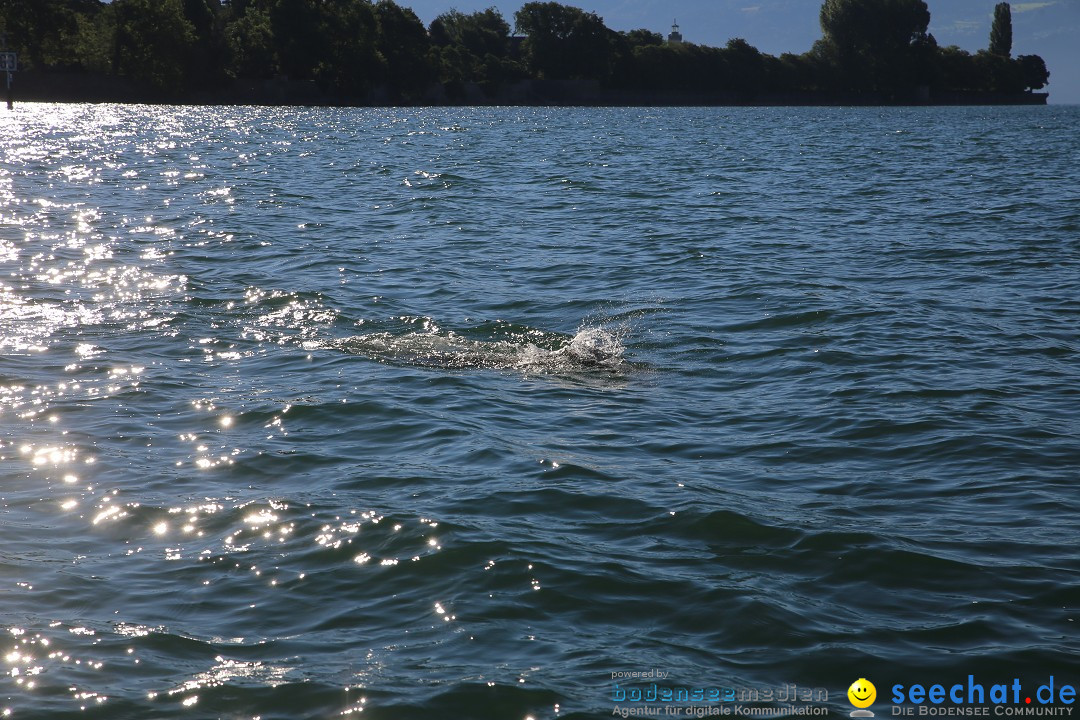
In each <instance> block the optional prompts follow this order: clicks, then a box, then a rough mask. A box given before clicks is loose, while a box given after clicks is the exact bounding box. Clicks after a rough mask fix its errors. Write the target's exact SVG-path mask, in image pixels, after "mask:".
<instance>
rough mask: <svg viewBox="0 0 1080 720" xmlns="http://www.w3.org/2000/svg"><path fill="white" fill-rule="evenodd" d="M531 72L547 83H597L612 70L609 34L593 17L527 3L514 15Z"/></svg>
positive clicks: (571, 9) (549, 4) (551, 5)
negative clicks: (579, 80)
mask: <svg viewBox="0 0 1080 720" xmlns="http://www.w3.org/2000/svg"><path fill="white" fill-rule="evenodd" d="M514 23H515V25H516V26H517V30H518V32H521V33H524V34H525V35H527V36H528V37H526V39H525V43H524V45H525V56H526V59H527V60H528V63H529V67H530V69H531V70H532V71H533V72H534V73H536V74H538V75H540V76H542V77H544V78H547V79H550V80H565V79H567V78H589V79H600V78H604V77H606V76H607V75H608V73H609V71H610V69H611V67H610V66H611V55H612V46H611V39H610V36H611V31H610V30H608V29H607V27H606V26H605V25H604V21H603V19H602V18H600V17H599V16H598V15H597V14H596V13H587V12H585V11H584V10H581V9H580V8H576V7H570V6H568V5H561V4H559V3H557V2H527V3H525V5H523V6H522V8H521V9H520V10H518V11H517V12H516V13H514Z"/></svg>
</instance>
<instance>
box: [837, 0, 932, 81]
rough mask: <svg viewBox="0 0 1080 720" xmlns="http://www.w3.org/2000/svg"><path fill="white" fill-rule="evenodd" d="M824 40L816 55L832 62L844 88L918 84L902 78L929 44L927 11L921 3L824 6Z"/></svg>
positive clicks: (847, 1) (901, 0)
mask: <svg viewBox="0 0 1080 720" xmlns="http://www.w3.org/2000/svg"><path fill="white" fill-rule="evenodd" d="M820 19H821V30H822V32H823V33H824V35H825V37H824V38H823V42H824V44H823V46H822V48H821V50H820V52H819V53H818V54H819V55H822V56H823V57H830V56H831V57H834V58H835V59H836V62H837V63H838V65H839V71H840V72H841V73H842V74H843V75H844V76H845V79H846V82H845V83H844V84H846V85H848V86H849V88H851V89H855V90H889V89H895V88H897V87H900V86H903V85H914V84H917V83H919V82H923V80H922V79H921V78H915V77H906V76H905V74H906V73H905V72H903V71H904V70H906V69H907V68H911V67H914V66H915V65H916V64H917V63H915V62H913V56H914V55H918V54H921V52H922V50H923V49H924V48H925V46H926V45H928V44H929V37H928V35H927V32H926V31H927V28H928V27H929V25H930V9H929V8H928V7H927V6H926V2H924V0H825V2H824V4H823V5H822V6H821V16H820Z"/></svg>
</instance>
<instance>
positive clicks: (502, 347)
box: [319, 326, 629, 373]
mask: <svg viewBox="0 0 1080 720" xmlns="http://www.w3.org/2000/svg"><path fill="white" fill-rule="evenodd" d="M524 336H528V337H529V338H534V339H535V340H536V341H535V342H534V341H533V339H526V337H524ZM319 345H320V346H321V347H330V348H334V349H337V350H341V351H342V352H346V353H351V354H354V355H364V356H367V357H370V358H372V359H375V360H378V361H380V362H387V363H393V364H402V365H414V366H419V367H428V368H441V369H449V370H468V369H489V370H520V371H524V372H539V373H564V372H582V371H592V370H600V371H608V372H621V371H625V370H626V369H627V367H628V365H629V363H628V362H627V361H626V360H625V359H624V358H623V354H624V352H625V347H624V346H623V343H622V338H621V334H620V333H618V332H613V331H611V330H609V329H606V328H602V327H590V328H583V329H581V330H579V331H578V332H577V333H576V334H574V335H572V336H571V335H563V334H560V333H549V332H543V331H539V330H529V331H527V332H518V333H513V334H511V336H510V337H509V338H505V339H499V338H491V337H488V338H484V339H476V338H474V337H470V336H469V335H463V334H459V333H457V332H454V331H447V332H443V331H441V330H439V329H438V328H435V327H434V326H432V330H430V331H425V332H405V333H392V332H377V333H369V334H366V335H355V336H352V337H347V338H339V339H337V340H331V341H327V342H323V343H320V344H319Z"/></svg>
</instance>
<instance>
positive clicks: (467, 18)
mask: <svg viewBox="0 0 1080 720" xmlns="http://www.w3.org/2000/svg"><path fill="white" fill-rule="evenodd" d="M429 34H430V35H431V42H433V43H434V44H436V45H439V46H446V45H460V46H461V47H463V48H465V49H466V50H468V51H469V52H470V53H472V54H473V55H474V56H476V57H477V58H482V57H484V56H485V55H487V54H489V53H490V54H492V55H494V56H495V57H500V58H502V57H507V55H509V50H510V25H509V24H507V22H506V20H505V19H503V16H502V14H501V13H500V12H499V11H498V10H497V9H495V8H488V9H487V10H482V11H479V12H474V13H472V14H470V15H466V14H465V13H462V12H459V11H457V10H451V11H449V12H445V13H443V14H442V15H439V16H438V17H437V18H435V19H434V20H433V21H432V22H431V26H430V28H429Z"/></svg>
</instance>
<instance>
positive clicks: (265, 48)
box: [225, 7, 278, 78]
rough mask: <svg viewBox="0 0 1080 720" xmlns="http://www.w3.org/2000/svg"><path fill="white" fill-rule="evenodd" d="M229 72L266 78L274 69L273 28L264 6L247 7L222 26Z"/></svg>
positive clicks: (246, 76) (273, 72)
mask: <svg viewBox="0 0 1080 720" xmlns="http://www.w3.org/2000/svg"><path fill="white" fill-rule="evenodd" d="M225 41H226V44H227V46H228V49H229V57H230V60H229V66H230V69H231V71H232V73H233V74H234V75H235V76H237V77H243V78H270V77H273V76H274V75H275V74H276V73H277V70H278V65H277V56H276V53H275V52H274V30H273V26H272V25H271V22H270V13H269V11H267V10H266V9H265V8H256V7H249V8H248V9H247V11H246V12H244V13H243V14H242V15H240V16H239V17H237V18H235V19H234V20H232V21H231V22H229V23H228V25H226V27H225Z"/></svg>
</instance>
